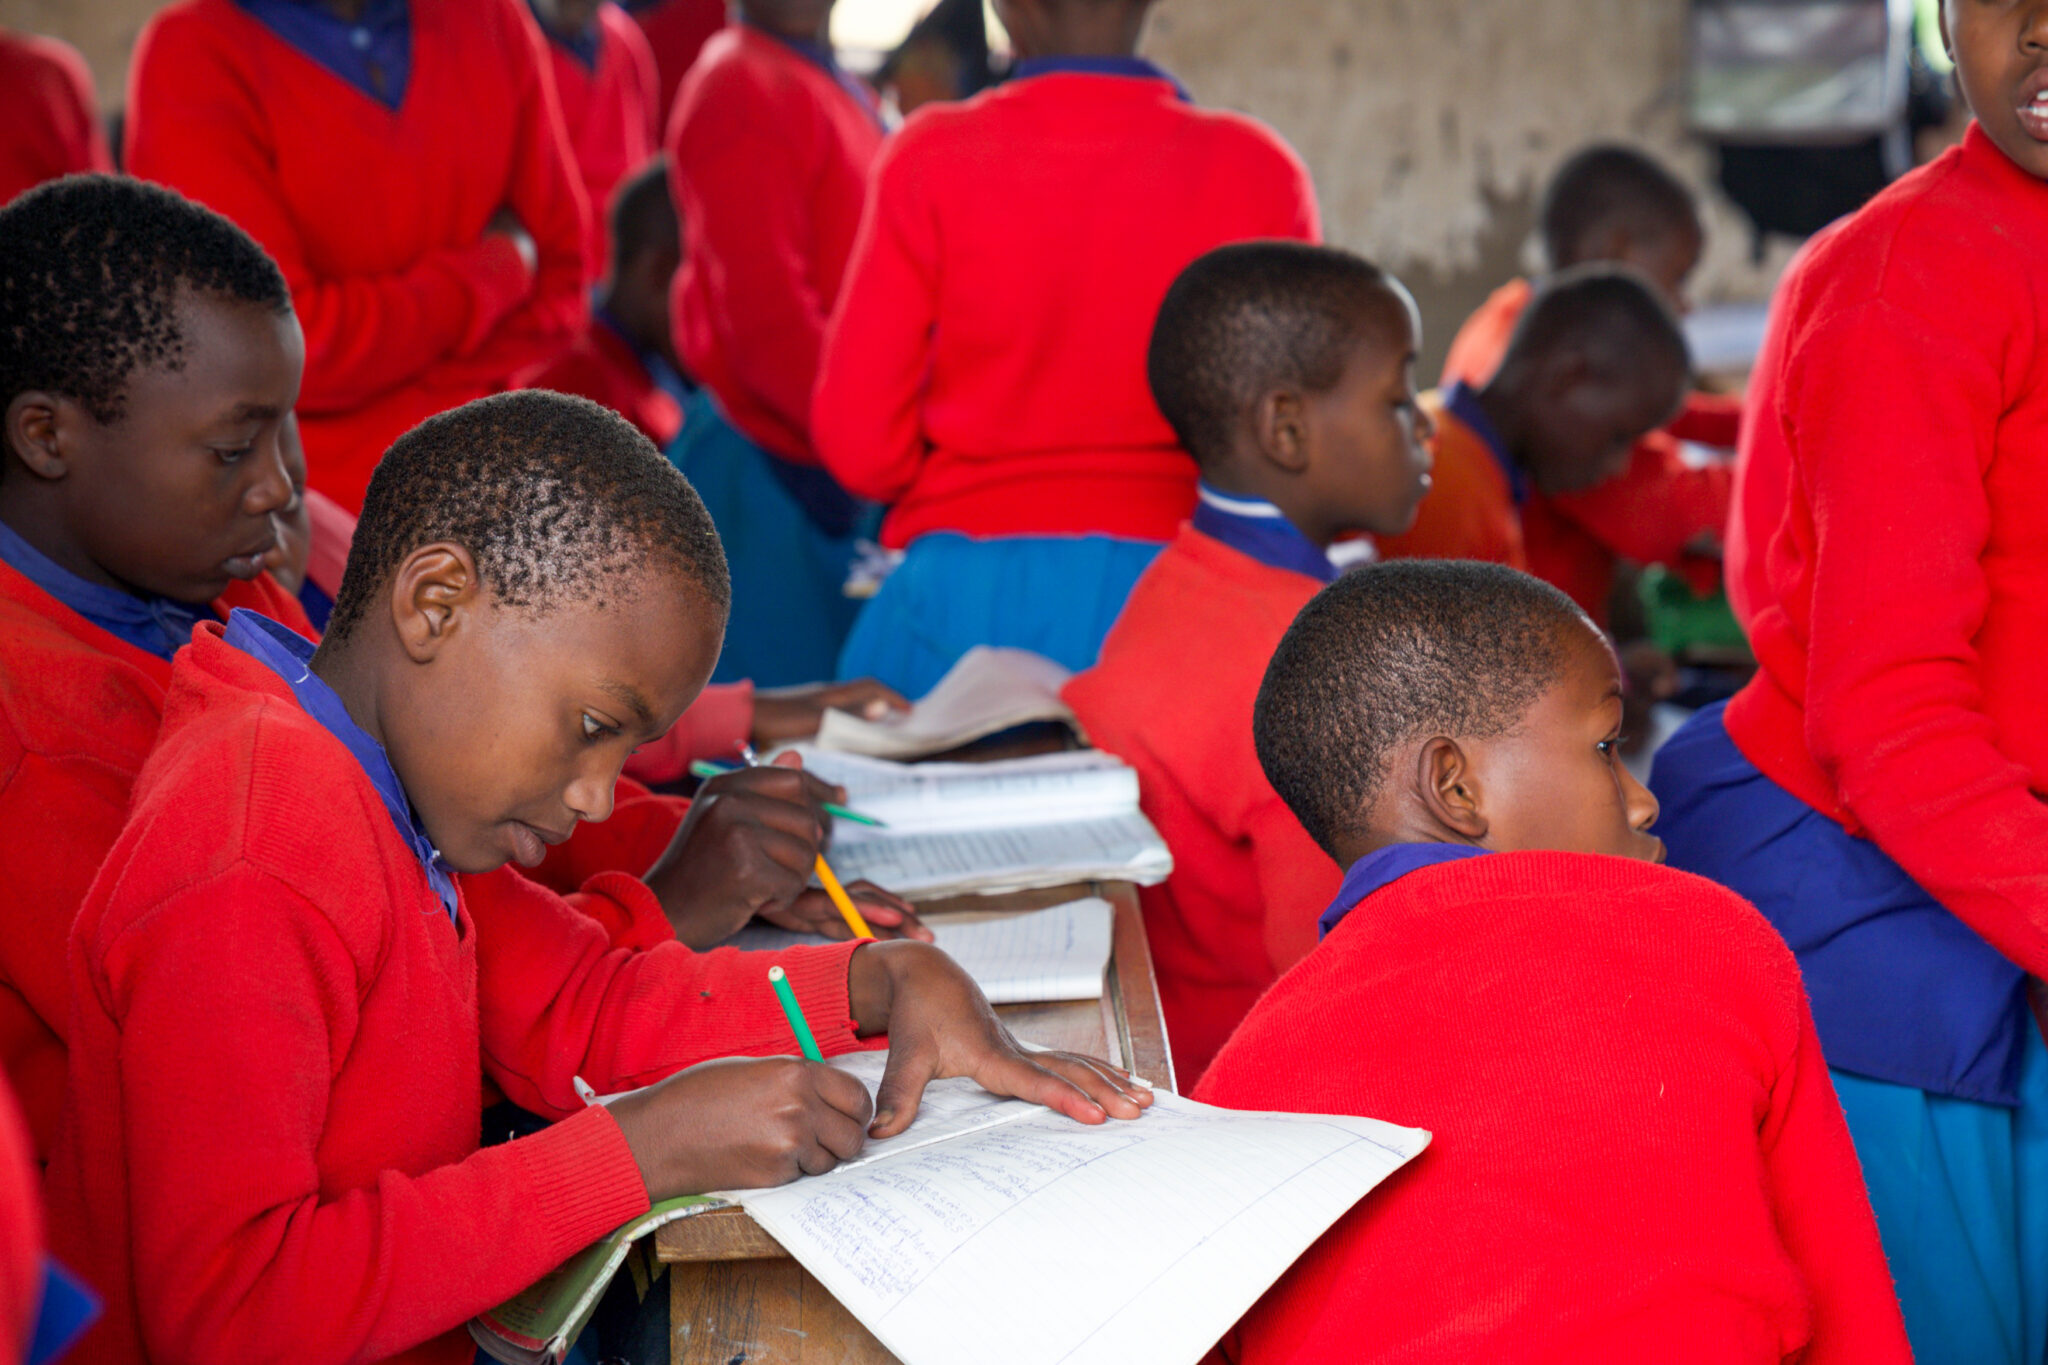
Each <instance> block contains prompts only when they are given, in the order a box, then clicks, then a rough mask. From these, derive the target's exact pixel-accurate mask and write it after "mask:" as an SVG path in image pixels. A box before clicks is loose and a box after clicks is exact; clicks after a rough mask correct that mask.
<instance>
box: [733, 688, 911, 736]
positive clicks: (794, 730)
mask: <svg viewBox="0 0 2048 1365" xmlns="http://www.w3.org/2000/svg"><path fill="white" fill-rule="evenodd" d="M909 709H910V703H909V702H907V701H905V700H904V699H903V697H902V694H900V693H898V692H897V691H896V690H895V689H894V688H890V687H884V686H882V684H880V683H878V682H876V681H875V680H874V679H873V678H856V679H854V680H853V681H852V682H843V683H822V684H818V685H814V686H810V687H783V688H777V689H776V690H775V691H772V692H761V691H757V692H755V693H754V735H753V738H754V744H755V746H756V747H757V748H762V749H770V748H773V747H774V746H776V745H778V744H790V743H794V742H795V741H797V740H800V739H809V738H810V737H811V736H813V735H815V734H817V733H818V726H819V725H821V724H823V723H824V720H825V713H826V712H827V711H851V712H853V714H855V715H856V716H860V717H862V718H863V719H865V720H880V719H881V718H882V717H884V716H886V715H888V714H889V713H890V712H891V711H907V710H909Z"/></svg>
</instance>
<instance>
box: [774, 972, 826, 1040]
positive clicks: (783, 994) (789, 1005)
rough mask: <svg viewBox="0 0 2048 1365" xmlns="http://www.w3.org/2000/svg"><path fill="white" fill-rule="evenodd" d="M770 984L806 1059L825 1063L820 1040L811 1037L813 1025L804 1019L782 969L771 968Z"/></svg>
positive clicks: (801, 1009)
mask: <svg viewBox="0 0 2048 1365" xmlns="http://www.w3.org/2000/svg"><path fill="white" fill-rule="evenodd" d="M768 984H769V985H771V986H773V987H774V988H775V998H776V999H777V1000H780V1001H781V1002H782V1012H783V1013H784V1014H785V1015H787V1016H789V1031H790V1032H791V1033H794V1034H795V1035H796V1045H797V1046H798V1047H800V1048H802V1049H803V1053H804V1057H805V1059H806V1060H809V1061H813V1062H822V1061H824V1060H825V1054H824V1053H822V1052H820V1051H818V1040H817V1039H816V1038H814V1037H812V1036H811V1024H810V1021H809V1020H807V1019H805V1018H804V1009H803V1006H802V1005H799V1004H797V1002H796V992H795V991H793V990H791V989H790V988H789V977H788V975H787V974H785V973H784V972H783V970H782V968H780V967H770V968H769V969H768Z"/></svg>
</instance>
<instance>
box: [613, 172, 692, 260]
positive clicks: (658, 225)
mask: <svg viewBox="0 0 2048 1365" xmlns="http://www.w3.org/2000/svg"><path fill="white" fill-rule="evenodd" d="M607 224H608V226H609V228H610V231H611V234H612V257H613V259H614V260H619V261H630V260H632V259H633V258H634V257H636V256H639V255H640V254H642V253H643V252H650V251H660V250H664V249H666V250H669V251H677V250H680V245H679V244H680V243H681V241H682V220H681V218H680V217H678V216H677V214H676V205H675V200H674V199H673V198H671V197H670V194H669V188H668V154H667V153H665V152H661V153H656V154H655V156H654V158H653V159H652V160H650V161H649V162H648V163H647V164H646V165H645V166H642V167H641V168H640V169H639V170H637V171H635V172H634V173H633V174H632V175H630V176H628V177H626V179H624V180H622V181H620V182H619V187H618V188H617V189H616V190H614V191H612V202H611V214H610V217H609V218H608V219H607Z"/></svg>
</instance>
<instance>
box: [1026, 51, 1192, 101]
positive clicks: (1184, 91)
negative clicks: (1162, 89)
mask: <svg viewBox="0 0 2048 1365" xmlns="http://www.w3.org/2000/svg"><path fill="white" fill-rule="evenodd" d="M1062 72H1064V73H1066V74H1068V75H1079V76H1133V77H1136V78H1137V79H1139V80H1147V81H1165V82H1166V83H1167V84H1168V85H1170V86H1172V87H1173V93H1174V94H1176V95H1178V96H1179V97H1180V98H1181V100H1182V102H1183V103H1188V104H1192V103H1194V97H1193V96H1192V95H1190V94H1188V88H1187V87H1186V86H1184V85H1182V84H1181V83H1180V82H1179V81H1178V80H1176V79H1175V78H1174V75H1173V73H1172V72H1171V71H1168V70H1167V69H1166V68H1165V67H1163V66H1160V65H1158V64H1157V63H1155V62H1148V61H1146V60H1145V59H1144V58H1143V57H1026V58H1025V59H1024V60H1023V61H1021V62H1018V63H1017V64H1016V65H1014V66H1012V67H1011V68H1010V78H1011V79H1012V80H1020V81H1022V80H1029V79H1031V77H1033V76H1052V75H1058V74H1060V73H1062Z"/></svg>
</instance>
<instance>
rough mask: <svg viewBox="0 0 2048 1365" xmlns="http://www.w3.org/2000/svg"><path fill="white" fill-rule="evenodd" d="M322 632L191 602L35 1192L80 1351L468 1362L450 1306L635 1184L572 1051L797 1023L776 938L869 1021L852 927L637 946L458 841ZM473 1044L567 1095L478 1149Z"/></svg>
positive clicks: (750, 1034) (603, 1068)
mask: <svg viewBox="0 0 2048 1365" xmlns="http://www.w3.org/2000/svg"><path fill="white" fill-rule="evenodd" d="M309 655H310V650H309V649H308V648H307V647H305V646H304V645H303V643H302V642H297V641H296V638H295V637H292V636H290V634H289V632H286V631H283V630H282V629H281V628H280V627H278V626H276V625H275V624H274V623H272V622H268V621H266V620H264V619H263V618H261V617H258V616H256V615H255V614H253V613H244V612H237V613H235V614H234V615H233V616H232V617H231V618H230V621H229V623H228V625H227V627H226V629H225V631H223V629H222V628H221V627H220V626H219V625H218V624H214V623H209V624H208V625H206V626H205V627H204V628H203V629H202V630H201V631H200V632H199V633H198V635H197V636H196V638H195V640H194V643H193V647H192V648H191V649H190V650H189V651H187V652H186V653H185V654H183V655H181V656H180V658H179V661H178V663H177V665H176V667H175V669H174V672H173V677H172V683H171V690H170V694H169V698H168V701H167V704H166V708H165V719H164V727H163V732H162V735H161V737H160V739H159V742H158V745H157V747H156V749H155V751H154V752H153V753H152V755H151V757H150V760H149V762H148V763H147V764H146V765H145V767H144V770H143V772H142V773H141V775H140V776H139V777H138V779H137V781H136V784H135V799H134V806H133V809H132V812H131V815H130V819H129V822H128V824H127V826H126V828H125V829H124V830H123V831H122V834H121V838H120V839H119V841H118V842H117V843H116V844H115V846H114V848H113V850H112V851H111V852H110V853H109V855H108V859H107V863H106V867H105V869H104V870H103V872H102V874H101V876H100V878H99V879H98V881H97V882H96V883H95V885H94V890H93V893H92V895H91V896H90V898H89V899H88V901H87V904H86V906H85V908H84V910H83V911H82V912H81V914H80V916H79V921H78V927H77V932H76V935H75V936H74V940H73V943H74V950H73V954H72V959H71V970H72V984H73V988H74V993H75V996H76V998H77V1000H78V1002H79V1006H78V1010H77V1013H76V1016H75V1019H76V1027H75V1031H74V1037H73V1052H72V1063H71V1090H72V1099H71V1103H70V1106H69V1107H68V1108H67V1111H66V1113H67V1118H66V1123H65V1128H64V1132H63V1136H62V1138H61V1140H60V1144H59V1148H58V1151H57V1154H56V1158H55V1160H54V1161H53V1163H52V1165H51V1168H50V1181H49V1200H50V1213H51V1230H52V1244H53V1246H54V1247H55V1248H56V1249H57V1250H58V1251H59V1253H60V1254H67V1255H68V1256H69V1257H70V1259H71V1260H72V1262H73V1263H75V1264H90V1265H91V1266H93V1267H95V1271H94V1277H93V1278H94V1280H95V1284H96V1287H97V1288H99V1289H100V1290H101V1291H102V1292H103V1293H104V1294H105V1295H106V1297H107V1317H106V1319H105V1320H104V1322H103V1323H102V1325H101V1326H99V1327H97V1328H95V1329H94V1331H93V1332H92V1333H91V1334H89V1336H88V1338H87V1342H88V1344H89V1349H88V1351H87V1354H86V1355H85V1357H84V1358H85V1359H90V1360H106V1361H137V1360H142V1359H144V1358H146V1357H147V1358H158V1359H161V1358H167V1357H168V1358H180V1359H206V1360H229V1359H251V1358H256V1357H258V1356H268V1355H275V1354H277V1353H279V1352H280V1351H283V1350H285V1348H286V1344H287V1343H289V1344H290V1345H291V1353H292V1355H293V1358H294V1359H297V1360H302V1361H306V1362H308V1363H309V1365H311V1362H317V1361H324V1360H335V1361H339V1360H359V1359H386V1358H390V1359H394V1360H406V1361H446V1362H451V1365H452V1362H458V1361H459V1362H464V1365H467V1362H468V1361H470V1360H471V1359H473V1357H474V1355H475V1346H474V1345H473V1344H472V1343H471V1342H470V1341H469V1339H468V1337H467V1336H466V1335H465V1334H464V1333H463V1332H462V1330H461V1324H462V1323H463V1322H464V1320H465V1319H467V1318H468V1317H470V1316H471V1315H472V1314H474V1313H476V1312H478V1311H481V1310H482V1309H485V1308H488V1307H490V1306H491V1305H493V1304H495V1303H497V1302H499V1301H501V1300H503V1299H504V1298H506V1297H507V1296H509V1295H510V1294H512V1293H515V1292H517V1291H518V1290H520V1289H522V1288H524V1287H525V1286H527V1285H529V1284H531V1283H532V1282H533V1281H534V1280H535V1279H537V1278H538V1277H539V1276H540V1275H542V1274H543V1273H545V1272H546V1271H548V1270H549V1269H551V1268H553V1267H554V1266H555V1265H556V1264H558V1263H559V1262H560V1261H561V1260H562V1259H564V1258H565V1257H566V1256H568V1255H569V1254H570V1253H572V1252H574V1251H576V1250H578V1249H579V1248H581V1247H583V1246H584V1245H586V1244H588V1243H589V1242H590V1241H591V1240H593V1239H594V1238H596V1237H598V1236H600V1235H602V1234H603V1233H605V1232H607V1231H609V1230H610V1229H611V1228H613V1227H615V1226H617V1225H618V1224H619V1223H621V1222H623V1221H625V1220H626V1219H627V1218H630V1217H633V1216H634V1215H636V1214H638V1213H640V1212H642V1211H644V1210H645V1209H646V1207H647V1197H648V1196H647V1188H646V1186H645V1184H644V1183H643V1182H642V1180H641V1177H640V1171H639V1168H638V1166H637V1165H636V1164H635V1162H634V1160H633V1155H632V1152H631V1151H630V1149H629V1148H628V1147H627V1145H626V1143H625V1140H624V1137H623V1135H622V1134H621V1133H620V1131H619V1128H618V1125H617V1124H616V1123H615V1122H614V1121H613V1119H612V1117H611V1114H610V1112H609V1111H608V1110H605V1109H603V1108H602V1107H592V1108H589V1109H584V1108H583V1107H582V1106H581V1104H580V1102H579V1101H578V1099H577V1097H576V1093H575V1091H574V1089H573V1077H574V1076H575V1075H577V1074H580V1075H582V1076H583V1077H585V1078H586V1079H587V1080H588V1081H589V1083H590V1084H592V1085H593V1086H595V1087H597V1088H598V1089H599V1090H600V1091H603V1090H612V1089H620V1088H624V1087H628V1086H637V1085H643V1084H647V1083H649V1082H652V1081H654V1080H656V1079H658V1078H660V1077H662V1076H665V1075H667V1074H669V1073H670V1072H672V1071H674V1070H676V1069H678V1068H680V1067H683V1066H687V1065H690V1064H692V1063H694V1062H697V1061H700V1060H704V1059H706V1058H710V1057H716V1056H724V1055H730V1054H738V1053H756V1054H765V1053H779V1052H786V1051H788V1049H789V1037H788V1024H787V1022H786V1021H785V1020H784V1018H783V1016H782V1014H781V1011H780V1009H779V1008H778V1007H777V1005H776V1002H775V998H774V995H773V993H772V992H770V991H769V990H768V987H767V982H766V981H765V980H764V973H765V971H766V969H767V967H768V966H769V965H770V964H771V963H776V962H779V963H780V964H781V965H782V966H783V968H784V970H785V971H786V972H787V973H788V975H789V977H790V979H791V981H792V983H793V984H794V986H795V988H796V991H797V994H798V997H799V999H800V1000H801V1001H802V1002H803V1005H804V1008H805V1010H806V1012H807V1014H808V1016H809V1018H810V1019H811V1020H812V1023H813V1027H814V1028H815V1029H816V1031H817V1032H818V1033H819V1035H820V1043H821V1045H822V1046H823V1047H825V1048H826V1049H827V1050H828V1051H844V1050H847V1049H849V1048H851V1047H853V1046H855V1045H856V1044H855V1040H854V1037H853V1033H852V1025H851V1022H850V1013H849V1006H848V1003H847V998H846V972H847V965H848V963H847V959H848V956H849V949H848V948H846V947H832V948H822V949H808V950H807V949H795V950H792V951H790V952H788V953H784V954H772V955H771V954H740V953H737V952H733V951H729V950H727V951H720V952H716V953H708V954H695V953H691V952H689V951H688V950H687V949H685V948H683V947H682V946H681V945H679V944H674V943H670V944H666V945H663V946H662V947H660V948H656V949H653V950H651V951H647V952H642V953H629V952H625V951H622V950H618V949H614V948H612V947H610V945H609V944H608V943H607V942H606V940H605V937H604V934H603V933H602V932H601V931H600V930H599V929H598V928H597V927H596V926H595V925H593V924H592V923H591V922H590V921H589V919H588V918H586V917H584V916H581V915H579V914H577V913H576V912H575V911H574V910H573V909H572V908H571V907H570V905H569V904H568V903H567V902H565V901H564V900H563V899H562V898H560V897H558V896H555V895H553V894H552V893H550V892H548V891H546V890H544V889H542V888H540V887H538V886H536V885H534V884H533V883H532V882H530V881H528V880H527V879H525V878H523V877H521V876H520V875H518V873H516V872H514V871H512V870H510V869H502V870H500V871H498V872H494V873H490V874H486V875H481V876H460V875H456V876H451V875H449V874H448V873H447V872H446V870H445V867H443V865H441V864H440V863H439V862H438V860H437V858H436V857H435V856H434V855H433V851H432V848H431V846H430V845H428V843H427V841H426V839H425V837H424V834H423V832H422V831H421V830H420V829H419V828H418V827H417V824H416V822H415V821H414V820H413V818H412V816H411V813H410V807H409V805H408V804H407V801H406V798H405V794H404V792H403V790H402V788H400V787H399V786H398V782H397V779H396V777H395V775H394V774H393V773H392V772H391V769H390V765H389V761H388V760H387V759H386V758H385V757H384V754H383V750H382V749H381V747H380V746H378V745H377V744H376V742H375V741H374V740H372V739H371V738H370V737H369V736H368V735H366V734H364V733H363V732H362V731H360V730H358V729H356V728H355V727H354V725H353V723H352V722H350V721H349V720H348V717H347V713H346V711H345V710H343V709H342V707H341V703H340V700H339V699H338V698H337V697H335V696H334V694H333V693H332V692H331V691H328V690H327V689H326V687H325V685H324V684H323V683H321V682H320V681H319V679H318V678H317V677H314V676H312V675H311V674H310V673H309V672H307V670H306V667H305V664H306V660H307V658H308V657H309ZM315 793H317V797H316V796H315V795H314V794H315ZM313 869H318V873H319V875H317V876H313V875H309V873H310V872H311V871H312V870H313ZM583 894H584V896H585V897H586V898H591V899H608V900H612V901H614V902H616V903H618V904H619V906H620V907H621V909H622V912H624V913H629V914H631V915H634V916H638V917H657V918H658V917H659V916H660V913H661V911H660V907H659V906H658V905H656V904H655V903H654V897H653V895H652V893H651V892H649V891H648V890H647V888H646V887H645V886H644V885H642V884H641V883H639V882H638V881H635V880H634V879H632V878H630V877H626V876H623V875H620V874H616V873H614V874H608V875H605V876H600V877H597V878H594V879H593V880H592V881H591V882H589V883H587V884H586V885H585V887H584V891H583ZM256 1040H260V1045H257V1042H256ZM483 1076H487V1077H488V1078H489V1079H490V1080H491V1081H492V1082H494V1083H495V1084H497V1085H498V1086H499V1087H501V1088H502V1089H503V1090H504V1092H505V1093H506V1094H507V1095H509V1096H510V1097H511V1098H512V1099H513V1100H514V1101H515V1102H517V1103H519V1104H520V1105H522V1106H524V1107H525V1108H528V1109H530V1110H533V1111H535V1112H537V1113H541V1114H544V1115H548V1116H551V1117H558V1118H561V1119H562V1121H561V1122H558V1123H556V1124H554V1125H552V1126H551V1127H549V1128H547V1129H545V1130H543V1131H542V1132H540V1133H538V1134H536V1135H534V1136H532V1137H529V1138H523V1139H520V1140H518V1141H515V1142H510V1143H506V1144H503V1145H500V1146H494V1147H490V1148H486V1149H483V1150H481V1151H480V1150H478V1147H477V1138H478V1124H479V1119H480V1112H481V1111H480V1105H479V1102H478V1100H479V1085H478V1081H479V1078H480V1077H483Z"/></svg>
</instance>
